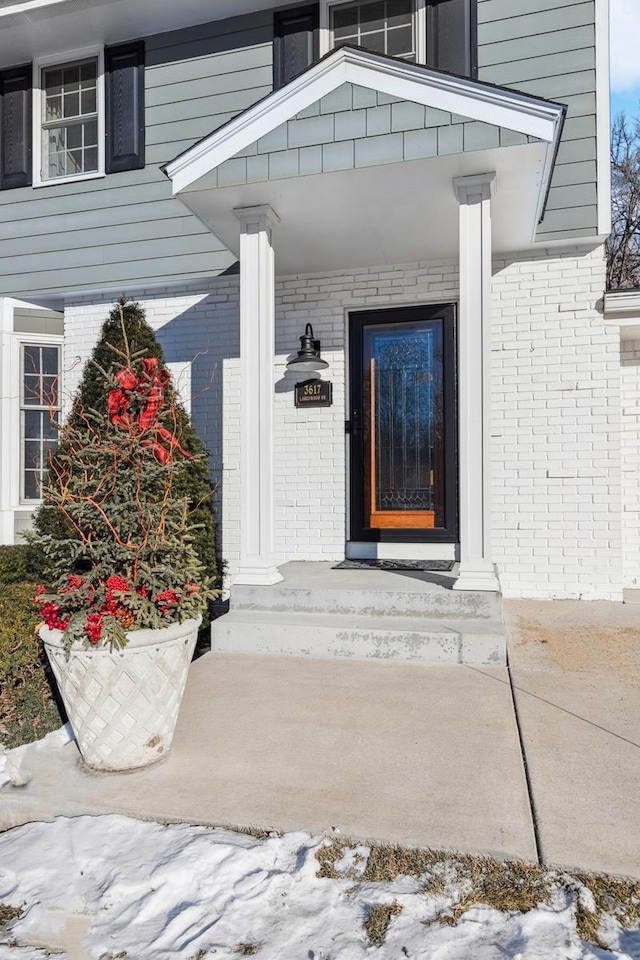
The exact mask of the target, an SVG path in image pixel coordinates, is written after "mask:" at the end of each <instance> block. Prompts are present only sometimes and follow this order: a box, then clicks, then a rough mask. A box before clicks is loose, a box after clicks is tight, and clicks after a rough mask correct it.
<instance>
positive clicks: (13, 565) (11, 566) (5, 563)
mask: <svg viewBox="0 0 640 960" xmlns="http://www.w3.org/2000/svg"><path fill="white" fill-rule="evenodd" d="M42 576H43V570H42V564H41V562H40V561H39V558H38V555H37V554H36V552H35V551H34V550H32V549H31V547H28V546H26V545H22V544H20V545H16V546H0V584H3V583H4V584H10V583H21V582H22V581H24V580H41V579H42Z"/></svg>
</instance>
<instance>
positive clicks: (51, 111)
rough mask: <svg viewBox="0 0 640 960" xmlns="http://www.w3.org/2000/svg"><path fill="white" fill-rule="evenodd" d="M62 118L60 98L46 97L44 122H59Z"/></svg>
mask: <svg viewBox="0 0 640 960" xmlns="http://www.w3.org/2000/svg"><path fill="white" fill-rule="evenodd" d="M61 116H62V97H47V99H46V103H45V110H44V118H45V120H59V119H60V117H61Z"/></svg>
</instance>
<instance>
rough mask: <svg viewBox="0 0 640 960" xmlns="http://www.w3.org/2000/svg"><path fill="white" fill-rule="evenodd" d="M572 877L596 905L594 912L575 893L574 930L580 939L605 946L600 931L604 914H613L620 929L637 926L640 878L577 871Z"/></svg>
mask: <svg viewBox="0 0 640 960" xmlns="http://www.w3.org/2000/svg"><path fill="white" fill-rule="evenodd" d="M572 878H573V879H575V880H576V881H577V882H578V883H580V884H582V885H583V886H584V887H586V888H587V890H589V891H590V893H591V894H592V896H593V899H594V901H595V906H596V909H595V912H594V911H592V910H590V909H589V908H588V907H587V906H586V905H585V904H584V903H583V902H582V901H581V900H580V898H579V897H578V902H577V905H576V930H577V932H578V936H579V937H582V939H583V940H586V941H587V942H588V943H593V944H595V945H596V946H597V947H601V948H603V949H606V944H605V943H603V941H602V940H601V938H600V933H599V931H600V923H601V921H602V918H603V916H604V915H605V914H609V915H610V916H612V917H614V918H615V919H616V920H617V921H618V923H619V924H620V926H621V927H622V928H623V929H625V928H627V929H628V928H630V927H637V926H640V882H638V881H636V880H622V879H618V878H617V877H609V876H606V875H605V874H592V873H576V874H573V877H572Z"/></svg>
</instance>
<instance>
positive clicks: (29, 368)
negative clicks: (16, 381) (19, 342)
mask: <svg viewBox="0 0 640 960" xmlns="http://www.w3.org/2000/svg"><path fill="white" fill-rule="evenodd" d="M22 363H23V368H24V372H25V373H40V363H41V355H40V347H31V346H28V345H26V346H24V347H23V348H22Z"/></svg>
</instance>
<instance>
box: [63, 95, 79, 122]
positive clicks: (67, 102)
mask: <svg viewBox="0 0 640 960" xmlns="http://www.w3.org/2000/svg"><path fill="white" fill-rule="evenodd" d="M63 112H64V116H65V117H77V116H78V114H79V113H80V94H79V93H70V94H67V95H66V96H65V98H64V111H63Z"/></svg>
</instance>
